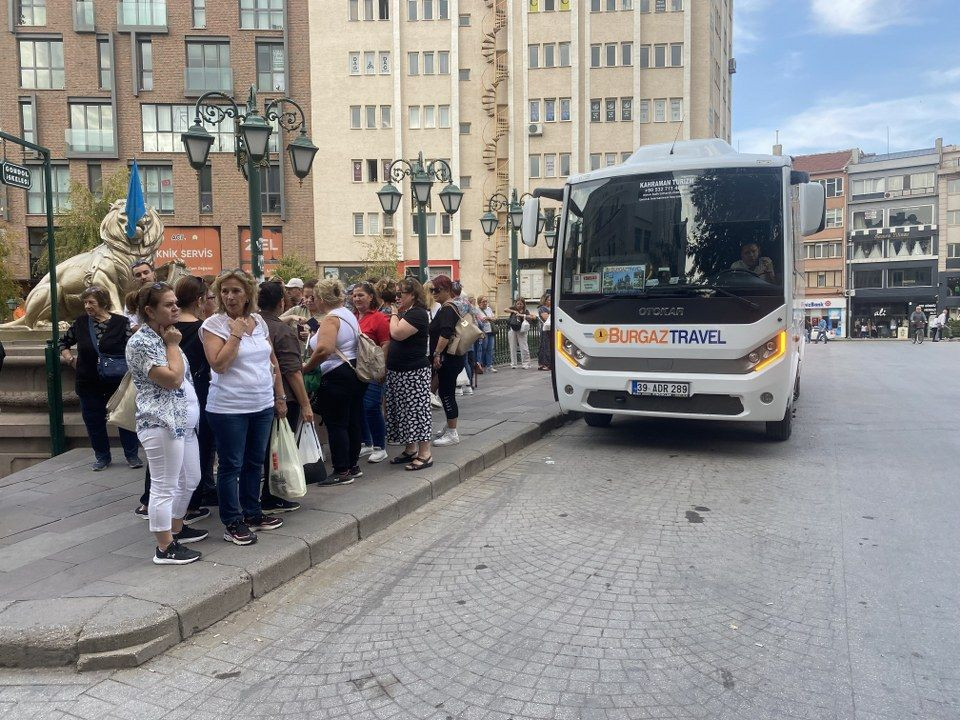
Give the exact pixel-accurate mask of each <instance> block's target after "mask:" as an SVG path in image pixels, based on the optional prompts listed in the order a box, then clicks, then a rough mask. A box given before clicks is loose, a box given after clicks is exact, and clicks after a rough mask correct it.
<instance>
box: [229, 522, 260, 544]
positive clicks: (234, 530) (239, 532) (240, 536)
mask: <svg viewBox="0 0 960 720" xmlns="http://www.w3.org/2000/svg"><path fill="white" fill-rule="evenodd" d="M223 539H224V540H226V541H227V542H232V543H233V544H234V545H253V544H254V543H255V542H256V541H257V534H256V533H255V532H252V531H251V530H250V528H248V527H247V525H246V523H242V522H238V523H233V524H232V525H227V527H226V529H225V530H224V531H223Z"/></svg>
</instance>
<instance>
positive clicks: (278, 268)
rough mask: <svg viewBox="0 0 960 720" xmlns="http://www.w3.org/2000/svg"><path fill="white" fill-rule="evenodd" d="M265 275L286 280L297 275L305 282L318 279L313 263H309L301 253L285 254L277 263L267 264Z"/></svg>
mask: <svg viewBox="0 0 960 720" xmlns="http://www.w3.org/2000/svg"><path fill="white" fill-rule="evenodd" d="M264 275H266V276H267V277H278V278H280V279H281V280H283V281H284V282H287V281H288V280H290V278H295V277H298V278H300V279H301V280H303V281H304V282H307V281H308V280H316V279H317V273H316V271H315V270H314V269H313V267H312V265H311V263H308V262H307V261H306V260H304V259H303V258H302V257H300V256H299V255H284V256H283V257H282V258H280V260H279V261H278V263H277V264H276V265H265V266H264Z"/></svg>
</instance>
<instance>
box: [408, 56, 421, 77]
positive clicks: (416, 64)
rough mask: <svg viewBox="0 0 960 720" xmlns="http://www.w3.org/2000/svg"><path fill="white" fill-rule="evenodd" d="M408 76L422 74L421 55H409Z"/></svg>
mask: <svg viewBox="0 0 960 720" xmlns="http://www.w3.org/2000/svg"><path fill="white" fill-rule="evenodd" d="M407 74H408V75H419V74H420V53H418V52H408V53H407Z"/></svg>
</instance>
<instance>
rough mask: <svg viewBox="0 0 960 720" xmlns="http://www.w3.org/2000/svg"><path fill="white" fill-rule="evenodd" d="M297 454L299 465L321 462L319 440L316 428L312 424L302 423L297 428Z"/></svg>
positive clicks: (321, 451) (321, 454) (321, 452)
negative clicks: (298, 455)
mask: <svg viewBox="0 0 960 720" xmlns="http://www.w3.org/2000/svg"><path fill="white" fill-rule="evenodd" d="M297 452H298V453H299V454H300V464H301V465H313V464H314V463H316V462H323V448H322V447H321V446H320V438H319V437H317V428H316V427H314V425H313V423H312V422H310V423H308V422H302V423H300V427H299V428H297Z"/></svg>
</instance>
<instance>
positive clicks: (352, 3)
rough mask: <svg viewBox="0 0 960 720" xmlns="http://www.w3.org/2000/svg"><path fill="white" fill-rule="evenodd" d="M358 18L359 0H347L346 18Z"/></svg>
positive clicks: (352, 20)
mask: <svg viewBox="0 0 960 720" xmlns="http://www.w3.org/2000/svg"><path fill="white" fill-rule="evenodd" d="M359 19H360V0H347V20H349V21H350V22H357V21H358V20H359Z"/></svg>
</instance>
